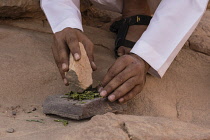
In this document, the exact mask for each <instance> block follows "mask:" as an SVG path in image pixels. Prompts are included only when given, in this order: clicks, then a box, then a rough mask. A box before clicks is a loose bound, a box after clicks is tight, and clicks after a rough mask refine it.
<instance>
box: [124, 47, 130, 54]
mask: <svg viewBox="0 0 210 140" xmlns="http://www.w3.org/2000/svg"><path fill="white" fill-rule="evenodd" d="M123 48H124V54H129V53H130V51H131V49H130V48H127V47H123Z"/></svg>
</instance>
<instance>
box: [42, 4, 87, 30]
mask: <svg viewBox="0 0 210 140" xmlns="http://www.w3.org/2000/svg"><path fill="white" fill-rule="evenodd" d="M41 7H42V9H43V11H44V12H45V15H46V17H47V19H48V21H49V23H50V26H51V28H52V30H53V32H54V33H56V32H59V31H61V30H63V29H64V28H66V27H71V28H77V29H79V30H81V31H83V28H82V20H81V13H80V9H79V7H80V0H41Z"/></svg>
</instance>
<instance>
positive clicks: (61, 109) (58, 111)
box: [43, 95, 127, 120]
mask: <svg viewBox="0 0 210 140" xmlns="http://www.w3.org/2000/svg"><path fill="white" fill-rule="evenodd" d="M62 97H64V95H52V96H49V97H47V98H46V100H45V101H44V103H43V112H44V113H45V114H47V115H50V114H51V115H57V116H61V117H66V118H70V119H75V120H81V119H87V118H90V117H93V116H95V115H102V114H105V113H107V112H113V113H121V112H123V111H124V110H125V109H126V107H127V105H126V104H119V103H118V102H113V103H112V102H109V101H108V100H107V99H105V98H95V99H93V100H83V101H78V100H71V99H67V98H62Z"/></svg>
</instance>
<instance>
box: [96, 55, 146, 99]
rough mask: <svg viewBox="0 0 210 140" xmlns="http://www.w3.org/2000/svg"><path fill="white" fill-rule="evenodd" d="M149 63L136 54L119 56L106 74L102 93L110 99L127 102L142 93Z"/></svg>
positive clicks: (101, 88)
mask: <svg viewBox="0 0 210 140" xmlns="http://www.w3.org/2000/svg"><path fill="white" fill-rule="evenodd" d="M148 69H149V65H148V64H147V63H146V62H145V61H144V60H143V59H141V58H140V57H139V56H138V55H136V54H129V55H123V56H121V57H119V58H118V59H117V60H116V62H115V63H114V64H113V65H112V66H111V68H110V69H109V70H108V72H107V74H106V75H105V77H104V79H103V81H102V83H101V85H102V87H100V88H99V92H100V95H101V96H103V97H107V96H108V99H109V101H111V102H114V101H116V100H118V101H119V102H120V103H124V102H127V101H128V100H130V99H132V98H133V97H134V96H136V95H137V94H138V93H140V92H141V91H142V89H143V87H144V85H145V82H146V73H147V72H148Z"/></svg>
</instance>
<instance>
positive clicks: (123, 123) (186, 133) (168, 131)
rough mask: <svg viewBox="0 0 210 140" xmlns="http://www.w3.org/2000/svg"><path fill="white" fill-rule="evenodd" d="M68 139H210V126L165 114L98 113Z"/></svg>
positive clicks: (72, 132)
mask: <svg viewBox="0 0 210 140" xmlns="http://www.w3.org/2000/svg"><path fill="white" fill-rule="evenodd" d="M72 134H74V135H72ZM66 138H67V136H66ZM68 138H71V140H87V139H94V140H102V139H104V140H157V139H159V140H164V139H165V140H181V139H184V140H209V139H210V129H206V128H202V127H199V126H196V125H193V124H190V123H185V122H181V121H177V120H172V119H167V118H162V117H147V116H134V115H115V114H113V113H107V114H105V115H97V116H95V117H93V118H92V119H91V120H90V121H89V122H87V123H86V124H84V125H81V126H80V127H79V128H78V129H74V130H73V131H71V133H70V134H69V136H68Z"/></svg>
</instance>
